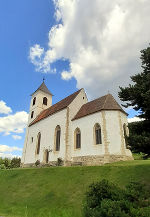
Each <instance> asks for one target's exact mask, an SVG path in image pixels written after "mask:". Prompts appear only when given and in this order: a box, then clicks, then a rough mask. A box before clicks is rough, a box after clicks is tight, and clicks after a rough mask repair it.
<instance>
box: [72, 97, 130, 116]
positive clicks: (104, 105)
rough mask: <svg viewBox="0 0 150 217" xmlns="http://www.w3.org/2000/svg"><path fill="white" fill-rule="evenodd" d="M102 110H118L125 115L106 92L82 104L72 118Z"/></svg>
mask: <svg viewBox="0 0 150 217" xmlns="http://www.w3.org/2000/svg"><path fill="white" fill-rule="evenodd" d="M102 110H119V111H121V112H123V113H125V114H126V115H127V113H126V112H125V111H124V110H123V109H122V108H121V106H120V105H119V104H118V103H117V101H116V100H115V99H114V97H113V96H112V95H111V94H107V95H105V96H102V97H100V98H98V99H95V100H93V101H91V102H88V103H86V104H84V105H83V106H82V107H81V108H80V110H79V111H78V112H77V114H76V115H75V117H74V118H73V119H72V120H76V119H79V118H82V117H84V116H87V115H90V114H93V113H96V112H99V111H102Z"/></svg>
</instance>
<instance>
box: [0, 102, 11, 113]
mask: <svg viewBox="0 0 150 217" xmlns="http://www.w3.org/2000/svg"><path fill="white" fill-rule="evenodd" d="M10 112H12V110H11V108H10V107H8V106H7V105H6V103H5V102H4V101H3V100H0V114H9V113H10Z"/></svg>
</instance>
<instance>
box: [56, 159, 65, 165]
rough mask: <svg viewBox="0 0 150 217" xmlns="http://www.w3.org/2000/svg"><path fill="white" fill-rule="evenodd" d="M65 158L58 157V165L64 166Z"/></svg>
mask: <svg viewBox="0 0 150 217" xmlns="http://www.w3.org/2000/svg"><path fill="white" fill-rule="evenodd" d="M63 163H64V162H63V160H62V158H60V157H59V158H57V166H62V165H63Z"/></svg>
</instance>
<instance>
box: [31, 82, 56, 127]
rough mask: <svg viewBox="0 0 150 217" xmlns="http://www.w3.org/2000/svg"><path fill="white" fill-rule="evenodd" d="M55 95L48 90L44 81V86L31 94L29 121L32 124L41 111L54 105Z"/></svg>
mask: <svg viewBox="0 0 150 217" xmlns="http://www.w3.org/2000/svg"><path fill="white" fill-rule="evenodd" d="M52 96H53V94H52V93H51V92H50V91H49V90H48V88H47V86H46V85H45V82H44V79H43V82H42V84H41V85H40V86H39V87H38V89H37V90H36V91H34V93H32V94H31V103H30V113H29V121H28V124H30V123H31V122H32V121H33V120H34V119H35V118H36V117H37V116H38V115H39V114H40V112H41V111H43V110H45V109H47V108H49V107H50V106H51V105H52Z"/></svg>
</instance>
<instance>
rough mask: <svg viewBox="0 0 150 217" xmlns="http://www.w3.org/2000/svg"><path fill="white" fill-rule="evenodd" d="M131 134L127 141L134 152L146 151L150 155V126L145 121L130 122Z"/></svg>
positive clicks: (147, 155)
mask: <svg viewBox="0 0 150 217" xmlns="http://www.w3.org/2000/svg"><path fill="white" fill-rule="evenodd" d="M128 127H129V132H130V135H129V137H127V143H128V144H129V146H130V149H131V150H132V152H134V153H140V152H142V153H144V154H145V155H146V156H145V157H149V156H150V126H149V124H147V123H144V121H139V122H133V123H129V125H128Z"/></svg>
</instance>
